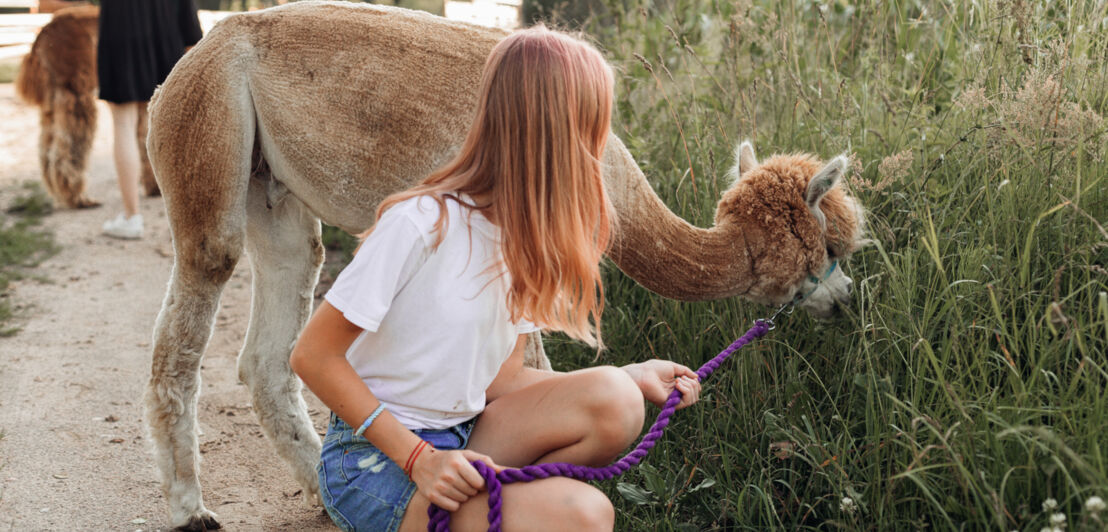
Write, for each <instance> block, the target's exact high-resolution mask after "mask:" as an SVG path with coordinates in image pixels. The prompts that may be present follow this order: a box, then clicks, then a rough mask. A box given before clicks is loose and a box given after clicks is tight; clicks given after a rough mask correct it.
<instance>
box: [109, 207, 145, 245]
mask: <svg viewBox="0 0 1108 532" xmlns="http://www.w3.org/2000/svg"><path fill="white" fill-rule="evenodd" d="M104 234H105V235H108V236H110V237H112V238H123V239H126V240H134V239H137V238H142V215H141V214H136V215H134V216H132V217H130V218H125V217H124V216H123V214H122V213H121V214H120V215H119V216H116V217H115V219H112V220H108V221H106V222H104Z"/></svg>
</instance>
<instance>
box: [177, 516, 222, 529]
mask: <svg viewBox="0 0 1108 532" xmlns="http://www.w3.org/2000/svg"><path fill="white" fill-rule="evenodd" d="M221 528H223V525H221V524H219V521H216V520H215V516H214V515H210V514H209V515H198V516H194V517H192V518H191V519H189V522H188V523H185V524H183V525H181V526H179V527H177V528H174V529H173V530H174V532H205V531H207V530H219V529H221Z"/></svg>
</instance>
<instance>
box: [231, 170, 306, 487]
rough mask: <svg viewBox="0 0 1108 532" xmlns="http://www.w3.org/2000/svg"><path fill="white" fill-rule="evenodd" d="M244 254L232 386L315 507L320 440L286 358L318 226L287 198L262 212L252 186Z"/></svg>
mask: <svg viewBox="0 0 1108 532" xmlns="http://www.w3.org/2000/svg"><path fill="white" fill-rule="evenodd" d="M247 213H248V214H247V224H246V227H247V229H246V250H247V254H248V256H249V257H250V264H251V267H252V268H253V284H254V285H253V290H252V292H253V300H252V302H251V309H250V326H249V328H248V329H247V332H246V341H245V343H244V346H243V349H242V353H241V354H240V355H239V363H238V368H239V378H240V379H241V380H242V381H243V382H245V383H246V385H247V386H249V387H250V391H251V392H252V393H253V396H254V397H253V399H254V412H255V413H256V414H257V416H258V420H259V422H260V423H261V425H262V429H263V430H264V431H265V434H266V436H267V437H268V438H269V440H270V441H271V442H273V445H274V446H275V447H276V448H277V454H278V455H280V456H281V458H283V459H284V460H285V461H286V462H288V464H289V465H290V466H291V467H292V473H293V476H294V477H295V478H296V481H297V482H298V483H300V485H301V487H302V488H303V490H304V495H305V499H306V500H307V501H308V502H309V503H315V502H317V501H318V495H319V481H318V477H317V475H316V471H315V466H316V463H317V462H318V461H319V451H320V440H319V436H318V435H317V434H316V432H315V429H314V428H313V427H312V422H311V419H310V418H309V417H308V408H307V405H306V404H305V403H304V399H303V397H302V396H301V383H300V379H299V378H297V377H296V375H294V374H293V373H292V370H291V369H290V368H289V354H290V352H291V351H292V346H293V344H294V343H295V342H296V338H297V337H298V336H299V335H300V330H301V329H303V328H304V324H306V323H307V321H308V317H309V315H310V314H311V311H312V301H313V293H314V289H315V284H316V281H317V280H318V277H319V269H320V265H321V264H322V263H323V244H322V241H321V238H320V224H319V219H318V218H316V217H315V216H314V215H313V214H312V213H311V212H309V211H308V210H307V208H305V207H304V205H303V204H302V203H301V202H300V201H299V200H298V199H296V198H295V197H293V196H286V197H285V198H284V199H283V200H281V201H278V202H276V204H275V205H273V206H272V208H269V207H267V206H266V182H265V181H262V180H258V179H252V180H251V183H250V192H249V194H248V199H247Z"/></svg>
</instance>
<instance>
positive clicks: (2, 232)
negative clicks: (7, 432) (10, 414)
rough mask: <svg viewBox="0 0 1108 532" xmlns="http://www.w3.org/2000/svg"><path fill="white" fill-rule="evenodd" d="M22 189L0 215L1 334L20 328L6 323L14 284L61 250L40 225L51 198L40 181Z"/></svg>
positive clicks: (11, 314) (10, 311)
mask: <svg viewBox="0 0 1108 532" xmlns="http://www.w3.org/2000/svg"><path fill="white" fill-rule="evenodd" d="M22 188H23V189H22V191H21V193H20V194H19V196H18V197H17V198H16V199H15V200H14V201H13V202H12V203H11V205H9V206H8V208H7V209H6V210H5V211H4V216H3V217H0V337H4V336H11V335H13V334H15V333H16V332H18V331H19V329H17V328H13V327H9V326H8V325H6V324H7V322H8V321H9V320H11V318H12V317H13V316H14V312H15V311H14V309H13V306H12V301H11V295H10V293H9V290H8V288H9V285H10V283H11V282H12V281H14V280H17V279H22V278H23V277H25V276H26V275H27V273H28V271H29V269H30V268H33V267H35V266H37V265H38V264H39V263H40V262H42V261H43V260H45V259H46V258H47V257H49V256H51V255H53V254H54V253H55V252H56V251H57V249H56V247H55V246H54V237H53V235H52V234H51V233H50V232H48V231H47V230H45V229H43V228H42V227H41V226H40V223H41V221H42V217H43V216H45V215H46V214H49V213H50V211H51V203H50V199H49V198H47V197H46V194H45V192H43V190H42V187H41V186H40V185H39V184H38V183H34V182H28V183H26V184H24V185H23V187H22ZM0 434H2V433H0Z"/></svg>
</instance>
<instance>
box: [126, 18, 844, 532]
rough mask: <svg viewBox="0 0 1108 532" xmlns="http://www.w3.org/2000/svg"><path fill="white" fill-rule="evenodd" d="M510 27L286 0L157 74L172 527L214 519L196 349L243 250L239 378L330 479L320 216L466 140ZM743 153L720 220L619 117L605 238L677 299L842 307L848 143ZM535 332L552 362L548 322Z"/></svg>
mask: <svg viewBox="0 0 1108 532" xmlns="http://www.w3.org/2000/svg"><path fill="white" fill-rule="evenodd" d="M504 35H505V33H504V32H502V31H500V30H495V29H490V28H483V27H479V26H474V25H469V24H464V23H458V22H451V21H447V20H445V19H442V18H439V17H435V16H431V15H427V14H423V13H417V12H413V11H407V10H403V9H397V8H390V7H383V6H374V5H368V4H351V3H345V2H318V1H316V2H298V3H290V4H288V5H285V6H281V7H277V8H272V9H268V10H263V11H257V12H253V13H247V14H239V15H234V16H231V17H228V18H227V19H224V20H223V21H222V22H220V23H219V24H218V25H217V26H216V27H215V28H214V29H213V30H212V31H211V32H210V33H209V34H208V36H207V37H205V39H204V40H202V41H201V42H200V43H199V44H198V45H197V46H196V47H195V48H194V49H193V50H192V51H190V52H189V53H188V54H186V55H185V57H184V58H183V59H182V60H181V61H180V62H179V63H178V64H177V67H176V68H175V69H174V71H173V72H172V73H171V74H170V76H169V78H168V79H167V80H166V82H165V83H164V84H163V85H162V87H161V88H160V89H159V90H158V91H157V93H156V94H155V96H154V98H153V100H152V102H151V107H150V113H151V115H150V135H149V138H148V148H149V152H150V158H151V161H152V162H153V166H154V171H155V174H156V176H157V180H158V183H159V185H160V186H161V190H162V193H163V195H164V197H165V205H166V212H167V215H168V218H169V221H170V227H171V230H172V234H173V245H174V249H175V251H176V255H175V259H174V266H173V271H172V273H171V277H170V282H169V286H168V289H167V293H166V297H165V302H164V304H163V306H162V309H161V312H160V314H159V316H158V320H157V323H156V324H155V329H154V347H153V362H152V372H151V377H150V382H149V384H148V386H147V393H146V400H145V403H146V418H147V424H148V426H149V429H150V434H151V437H152V440H153V443H154V447H155V460H156V462H157V466H158V469H159V471H160V473H161V476H162V486H163V490H164V491H165V495H166V498H167V501H168V503H169V510H170V522H171V524H172V525H173V526H175V527H179V528H180V529H182V530H203V529H211V528H217V527H218V526H219V524H218V522H217V521H216V520H215V514H213V513H212V512H211V511H209V510H208V509H207V508H205V506H204V504H203V500H202V497H201V489H200V483H199V480H198V478H197V462H198V458H199V456H198V453H197V437H196V401H197V390H198V387H199V367H200V361H201V357H202V355H203V352H204V348H205V345H206V344H207V341H208V338H209V336H210V334H211V330H212V326H213V318H214V316H215V313H216V311H217V310H218V306H219V299H220V294H221V292H222V289H223V286H224V284H225V283H226V282H227V280H228V278H229V277H230V276H231V273H232V272H233V270H234V268H235V266H236V264H237V263H238V261H239V259H240V258H241V257H242V253H243V251H244V250H245V252H246V254H247V256H249V258H250V264H251V268H252V272H253V286H252V290H253V300H252V305H251V315H250V323H249V326H248V329H247V333H246V339H245V342H244V346H243V348H242V351H241V353H240V355H239V361H238V372H239V377H240V378H241V379H242V381H243V382H244V383H246V384H247V386H248V387H249V388H250V390H251V393H252V394H253V405H254V411H255V413H256V415H257V416H258V419H259V422H260V423H261V425H262V427H263V430H264V432H265V434H266V435H267V437H268V438H269V440H270V441H271V442H273V444H274V446H275V447H276V450H277V453H278V454H279V455H280V456H281V457H282V458H283V459H284V460H285V461H286V462H288V463H289V465H290V467H291V468H292V473H293V476H294V477H295V479H296V480H297V481H298V482H299V483H300V484H301V485H302V486H303V489H304V493H305V496H306V497H307V498H309V499H313V498H314V497H315V496H317V495H318V486H317V479H316V474H315V469H314V467H315V464H316V462H317V461H318V458H319V450H320V440H319V437H318V436H317V435H316V433H315V431H314V429H313V427H312V424H311V422H310V420H309V418H308V414H307V409H306V408H305V405H304V402H303V399H302V397H301V394H300V391H301V384H300V382H299V380H298V379H297V378H296V377H295V376H294V375H293V374H292V372H291V371H290V369H289V364H288V357H289V353H290V351H291V349H292V346H293V344H294V343H295V342H296V339H297V336H298V335H299V331H300V330H301V329H302V328H303V326H304V324H305V323H306V321H307V319H308V316H309V314H310V312H311V308H312V300H313V288H314V286H315V284H316V280H317V278H318V272H319V268H320V264H321V263H322V260H323V246H322V244H321V241H320V220H321V219H322V220H324V221H326V222H327V223H329V224H332V225H335V226H338V227H340V228H342V229H344V230H346V231H348V232H351V233H358V232H361V231H363V230H365V229H367V228H368V227H370V225H371V224H372V223H373V220H374V211H375V208H376V205H377V204H378V203H379V202H380V201H381V200H382V199H383V198H384V197H385V196H387V195H388V194H390V193H392V192H396V191H399V190H402V189H405V188H407V187H409V186H411V185H413V184H414V183H416V182H418V181H419V180H420V179H421V178H422V177H424V176H426V175H427V174H428V173H430V172H431V171H432V170H434V169H435V168H437V167H438V166H440V165H442V164H443V163H445V162H446V161H447V160H448V159H449V158H450V157H451V156H452V155H453V154H454V153H456V151H457V149H458V146H460V144H461V142H462V140H463V138H464V136H465V133H466V130H467V129H468V127H469V125H470V123H471V121H472V117H473V113H474V110H475V104H476V99H477V93H476V91H477V87H478V85H479V83H478V82H479V78H480V75H481V70H482V67H483V64H484V62H485V58H486V57H487V56H488V54H489V52H490V50H491V49H492V47H493V45H494V44H495V43H496V42H497V41H498V40H499V39H501V38H502V37H503V36H504ZM737 153H738V156H737V163H736V167H735V168H734V170H733V172H732V179H733V184H732V186H731V188H730V189H729V190H727V192H726V193H725V194H723V197H722V199H721V200H720V202H719V205H718V207H717V211H716V218H715V226H714V227H712V228H709V229H702V228H698V227H694V226H692V225H690V224H689V223H687V222H686V221H684V220H682V219H681V218H679V217H678V216H676V215H674V214H673V213H672V212H670V211H669V210H668V209H667V208H666V206H665V205H664V204H663V203H662V201H661V200H660V199H659V198H658V196H657V195H656V194H655V193H654V191H653V189H652V188H651V187H650V184H649V183H648V182H647V180H646V178H645V176H644V175H643V173H642V172H641V171H640V170H639V168H638V166H637V165H636V164H635V161H634V159H633V158H632V157H631V154H630V153H629V152H628V151H627V149H626V148H625V147H624V145H623V143H622V142H621V141H620V139H619V138H618V137H616V136H615V135H612V136H611V137H610V138H609V142H608V144H607V148H606V150H605V152H604V156H603V165H604V184H605V188H606V190H607V193H608V194H609V196H610V198H611V201H612V204H613V207H614V209H615V211H616V212H617V215H618V217H619V219H620V220H621V223H620V224H619V227H618V229H617V232H616V234H615V235H614V243H613V246H612V249H611V251H610V253H609V256H610V257H611V258H612V260H613V261H614V262H615V264H616V265H617V266H618V267H619V268H620V269H621V270H623V271H624V272H625V273H627V275H629V276H631V277H632V278H634V279H635V280H636V281H637V282H639V283H640V284H642V285H643V286H645V287H646V288H648V289H650V290H652V291H654V292H656V293H658V294H661V295H663V296H665V297H671V298H677V299H683V300H698V299H713V298H724V297H732V296H742V297H745V298H747V299H749V300H752V301H756V302H761V303H767V304H783V303H786V302H788V301H791V300H793V298H794V297H795V296H796V295H797V294H799V293H808V292H810V291H811V295H810V297H807V298H806V299H805V300H804V301H803V302H802V303H801V305H802V306H803V307H805V308H806V309H808V310H809V312H811V313H813V314H815V315H817V316H826V315H829V314H830V313H831V312H832V310H833V307H834V306H835V305H836V304H841V303H845V302H846V301H847V300H848V293H849V290H850V284H851V281H850V279H849V278H848V277H846V276H845V275H844V274H843V273H842V268H836V269H830V268H829V265H830V264H831V261H832V260H835V259H837V260H840V261H842V260H845V259H846V258H848V257H849V256H850V254H851V253H853V252H854V250H855V249H857V248H858V246H859V245H860V242H861V234H862V224H863V220H862V216H861V209H860V207H859V206H858V204H857V203H856V202H855V200H854V199H853V198H851V197H850V196H849V195H848V194H847V193H846V192H845V191H843V190H842V188H841V187H839V186H837V184H838V182H839V180H840V178H841V176H842V174H843V173H844V172H845V170H846V167H847V164H846V160H845V159H844V158H843V157H838V158H835V159H833V160H832V161H830V162H829V163H826V164H823V163H820V162H819V161H818V160H817V159H816V158H814V157H811V156H778V157H771V158H770V159H768V160H766V161H764V162H762V163H759V162H758V160H757V158H756V157H755V154H754V150H753V146H752V145H751V144H749V143H743V144H741V145H740V146H739V148H738V151H737ZM826 271H830V272H831V273H830V275H828V276H827V278H826V279H824V280H823V281H822V282H820V283H818V285H817V284H815V283H813V282H812V280H811V276H812V275H813V274H816V275H821V274H823V272H826ZM813 290H814V291H813ZM527 347H528V350H529V352H530V353H531V360H532V363H534V364H538V363H542V362H544V361H545V355H544V354H543V352H542V344H541V338H540V337H539V336H538V334H537V333H536V334H533V335H532V336H531V337H529V338H528V346H527Z"/></svg>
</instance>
